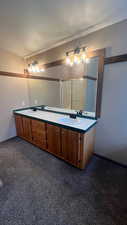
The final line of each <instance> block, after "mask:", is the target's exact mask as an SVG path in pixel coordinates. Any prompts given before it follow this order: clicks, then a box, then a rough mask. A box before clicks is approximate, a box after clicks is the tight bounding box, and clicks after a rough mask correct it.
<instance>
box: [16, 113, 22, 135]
mask: <svg viewBox="0 0 127 225" xmlns="http://www.w3.org/2000/svg"><path fill="white" fill-rule="evenodd" d="M15 123H16V131H17V136H19V137H23V122H22V116H19V115H15Z"/></svg>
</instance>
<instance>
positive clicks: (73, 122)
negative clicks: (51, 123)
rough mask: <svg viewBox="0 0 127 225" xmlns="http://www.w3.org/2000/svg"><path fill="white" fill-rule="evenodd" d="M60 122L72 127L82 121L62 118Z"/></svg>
mask: <svg viewBox="0 0 127 225" xmlns="http://www.w3.org/2000/svg"><path fill="white" fill-rule="evenodd" d="M58 121H59V122H60V123H65V124H68V125H69V124H70V125H73V124H74V125H76V124H79V123H80V121H79V120H78V119H77V118H76V119H72V118H68V117H62V118H59V119H58Z"/></svg>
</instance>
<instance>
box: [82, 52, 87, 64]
mask: <svg viewBox="0 0 127 225" xmlns="http://www.w3.org/2000/svg"><path fill="white" fill-rule="evenodd" d="M81 58H82V61H83V62H86V53H85V52H83V53H82V56H81Z"/></svg>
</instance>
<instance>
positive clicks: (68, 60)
mask: <svg viewBox="0 0 127 225" xmlns="http://www.w3.org/2000/svg"><path fill="white" fill-rule="evenodd" d="M70 63H71V60H70V58H69V57H68V56H67V57H66V64H70Z"/></svg>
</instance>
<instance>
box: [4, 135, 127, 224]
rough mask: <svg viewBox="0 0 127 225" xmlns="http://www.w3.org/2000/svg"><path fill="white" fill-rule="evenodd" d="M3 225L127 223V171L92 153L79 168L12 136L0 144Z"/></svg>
mask: <svg viewBox="0 0 127 225" xmlns="http://www.w3.org/2000/svg"><path fill="white" fill-rule="evenodd" d="M0 178H2V180H3V183H4V185H3V187H1V188H0V225H126V224H127V169H126V168H122V167H120V166H118V165H115V164H113V163H111V162H108V161H106V160H103V159H100V158H98V157H96V156H94V157H93V159H92V160H91V163H90V164H89V166H88V167H87V168H86V170H84V171H81V170H79V169H76V168H74V167H72V166H71V165H69V164H67V163H65V162H63V161H62V160H60V159H58V158H56V157H54V156H52V155H50V154H49V153H47V152H45V151H42V150H40V149H38V148H36V147H35V146H33V145H31V144H29V143H27V142H25V141H23V140H21V139H19V138H14V139H12V140H10V141H7V142H4V143H2V144H0Z"/></svg>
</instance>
